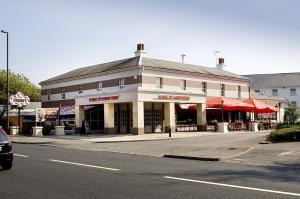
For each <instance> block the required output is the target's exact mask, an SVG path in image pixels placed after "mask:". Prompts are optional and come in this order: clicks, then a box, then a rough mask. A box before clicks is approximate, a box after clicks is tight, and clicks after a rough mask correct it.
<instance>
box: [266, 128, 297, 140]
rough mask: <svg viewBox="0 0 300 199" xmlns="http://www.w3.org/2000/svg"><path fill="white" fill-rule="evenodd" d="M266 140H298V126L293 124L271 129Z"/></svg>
mask: <svg viewBox="0 0 300 199" xmlns="http://www.w3.org/2000/svg"><path fill="white" fill-rule="evenodd" d="M267 140H268V141H271V142H290V141H300V126H299V125H294V126H292V127H289V128H282V129H277V130H274V131H272V132H271V133H270V134H269V135H268V136H267Z"/></svg>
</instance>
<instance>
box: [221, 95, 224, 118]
mask: <svg viewBox="0 0 300 199" xmlns="http://www.w3.org/2000/svg"><path fill="white" fill-rule="evenodd" d="M221 104H222V123H224V100H223V98H222V99H221Z"/></svg>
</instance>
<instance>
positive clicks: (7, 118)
mask: <svg viewBox="0 0 300 199" xmlns="http://www.w3.org/2000/svg"><path fill="white" fill-rule="evenodd" d="M1 33H4V34H6V120H7V123H6V127H7V131H8V132H9V116H8V104H9V81H8V32H6V31H4V30H1Z"/></svg>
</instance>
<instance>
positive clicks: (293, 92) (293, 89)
mask: <svg viewBox="0 0 300 199" xmlns="http://www.w3.org/2000/svg"><path fill="white" fill-rule="evenodd" d="M290 95H291V96H296V95H297V93H296V88H291V89H290Z"/></svg>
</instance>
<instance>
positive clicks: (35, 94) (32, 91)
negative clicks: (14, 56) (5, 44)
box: [0, 70, 41, 104]
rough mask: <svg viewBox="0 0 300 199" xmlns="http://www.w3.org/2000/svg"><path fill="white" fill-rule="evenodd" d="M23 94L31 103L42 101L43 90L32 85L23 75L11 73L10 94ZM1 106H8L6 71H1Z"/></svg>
mask: <svg viewBox="0 0 300 199" xmlns="http://www.w3.org/2000/svg"><path fill="white" fill-rule="evenodd" d="M17 92H22V93H24V95H27V96H28V97H29V98H30V101H32V102H37V101H41V89H40V88H39V87H38V86H36V85H34V84H33V83H31V82H30V81H29V79H28V78H27V77H25V76H24V75H23V74H18V73H13V72H9V93H10V95H14V94H16V93H17ZM0 104H6V70H0Z"/></svg>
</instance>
